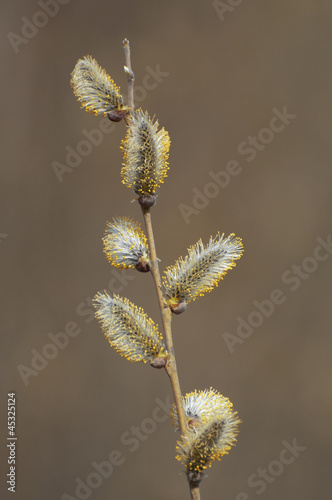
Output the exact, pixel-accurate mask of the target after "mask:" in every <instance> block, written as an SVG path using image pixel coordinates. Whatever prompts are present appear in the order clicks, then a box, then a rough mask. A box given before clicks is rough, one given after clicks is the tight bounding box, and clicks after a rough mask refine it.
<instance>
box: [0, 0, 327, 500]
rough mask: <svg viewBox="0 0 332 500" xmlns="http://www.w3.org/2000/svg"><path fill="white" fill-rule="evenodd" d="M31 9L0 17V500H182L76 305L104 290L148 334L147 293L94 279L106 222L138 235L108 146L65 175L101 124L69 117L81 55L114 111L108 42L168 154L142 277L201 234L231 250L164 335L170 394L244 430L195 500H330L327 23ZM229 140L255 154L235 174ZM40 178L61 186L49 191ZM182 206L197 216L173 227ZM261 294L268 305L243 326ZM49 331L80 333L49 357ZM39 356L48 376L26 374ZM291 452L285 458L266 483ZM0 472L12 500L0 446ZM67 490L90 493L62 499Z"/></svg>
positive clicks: (276, 6) (158, 382)
mask: <svg viewBox="0 0 332 500" xmlns="http://www.w3.org/2000/svg"><path fill="white" fill-rule="evenodd" d="M44 3H45V5H46V6H45V5H44V8H42V7H41V4H43V2H41V3H40V4H39V3H38V2H37V1H29V2H26V1H23V0H20V1H14V2H2V3H1V7H0V13H1V16H0V18H1V21H0V23H1V33H2V44H1V55H2V77H1V84H0V85H1V96H2V133H1V154H2V169H1V170H2V175H1V178H2V182H1V197H0V200H1V226H0V233H1V240H0V241H1V243H0V252H1V266H2V271H1V272H2V284H3V287H2V300H1V304H2V307H3V312H2V314H1V319H2V323H3V326H2V339H3V341H2V348H1V366H2V369H3V374H2V376H1V380H2V395H1V401H2V403H1V404H2V407H3V411H2V419H1V429H2V431H3V437H4V438H5V437H6V435H5V432H6V400H7V399H6V398H7V396H6V394H7V392H10V391H15V392H16V398H17V412H18V418H17V436H18V444H17V493H16V497H15V498H17V499H24V500H32V499H44V498H47V499H49V500H57V499H63V500H73V498H74V499H79V498H91V500H103V499H106V498H108V499H127V498H129V499H145V500H148V499H154V498H160V499H163V500H166V499H170V498H172V499H174V500H176V499H184V498H189V492H188V486H187V483H186V478H185V476H184V475H182V474H181V473H182V466H181V465H180V464H179V463H178V462H176V461H175V459H174V447H175V442H176V434H174V432H173V430H172V429H171V428H170V426H169V420H165V411H163V410H162V409H161V410H158V411H157V410H156V408H157V407H158V401H157V400H158V398H159V401H161V402H163V403H164V404H165V403H166V402H167V401H168V398H170V400H171V401H172V398H171V390H170V385H169V383H168V380H167V377H166V376H165V374H164V373H163V372H159V371H156V370H152V369H151V368H150V367H148V366H145V365H143V364H142V365H141V364H138V363H137V364H130V363H128V362H127V361H126V360H124V359H123V358H121V357H120V356H119V355H117V354H116V353H115V352H114V351H113V350H112V349H111V348H110V347H109V346H108V344H107V342H106V341H105V340H104V338H103V335H102V333H101V331H100V328H99V325H98V324H97V322H96V321H95V320H94V319H92V313H91V306H90V305H89V300H90V299H89V298H91V297H93V295H94V294H95V293H96V292H97V291H99V290H103V289H108V290H111V291H116V292H119V293H120V295H123V296H126V297H128V298H130V300H131V301H133V302H135V303H136V304H137V305H139V306H142V307H143V308H144V309H145V311H146V312H147V313H148V314H150V315H151V317H152V318H153V319H154V320H155V321H156V322H158V323H160V315H159V311H158V307H157V301H156V298H155V294H154V289H153V284H152V279H151V277H150V276H149V275H141V274H138V273H137V274H135V273H134V272H132V271H128V272H125V273H124V274H121V273H119V272H116V271H114V269H113V268H112V267H111V266H110V265H109V264H108V262H107V261H106V259H105V257H104V255H103V251H102V242H101V238H102V236H103V232H104V228H105V225H106V221H107V220H110V219H111V218H112V217H113V216H115V215H127V216H130V217H134V218H137V219H139V220H142V217H141V214H140V211H139V210H138V206H137V204H135V203H131V200H132V198H133V195H132V193H131V192H130V191H129V190H128V189H126V188H125V187H124V186H123V185H122V184H121V178H120V167H121V161H122V156H121V152H120V149H119V146H120V141H121V139H122V138H123V136H124V134H125V125H124V124H123V123H119V124H116V126H114V130H112V131H111V132H110V133H109V134H104V135H102V138H101V140H100V144H99V145H93V146H91V145H90V146H89V144H88V145H87V146H86V148H88V149H85V150H84V145H83V146H82V148H83V149H82V151H85V154H86V155H85V156H81V157H80V158H79V159H78V160H77V163H79V164H78V165H77V166H76V167H73V168H71V167H70V165H69V164H67V165H66V155H67V152H68V151H72V150H71V149H70V148H73V150H75V151H77V149H78V148H80V147H81V146H80V143H81V141H82V140H87V137H86V135H85V134H84V130H85V131H87V132H86V133H90V132H91V131H92V130H93V129H97V128H98V127H99V125H100V118H96V117H94V116H92V115H89V114H87V113H85V112H84V111H83V110H81V109H80V106H79V104H78V103H77V102H76V100H75V98H74V96H73V93H72V90H71V88H70V85H69V78H70V73H71V71H72V69H73V67H74V65H75V63H76V61H77V59H78V58H80V57H82V56H84V55H86V54H91V55H93V57H95V58H96V59H97V61H98V62H99V63H100V64H101V65H102V66H103V67H104V68H105V69H106V70H107V71H108V72H109V73H110V74H111V75H112V76H113V78H114V79H115V81H116V82H117V83H118V84H119V85H120V86H121V88H122V90H123V91H124V92H126V78H125V75H124V73H123V65H124V57H123V50H122V40H123V39H124V38H125V37H127V38H128V39H129V40H130V44H131V48H132V62H133V69H134V71H135V76H136V86H137V87H136V98H137V99H136V104H137V106H142V107H143V108H144V109H147V110H148V111H149V113H150V114H151V115H156V117H157V118H158V119H159V122H160V124H161V125H162V126H164V127H165V128H166V130H168V131H169V133H170V136H171V141H172V144H171V154H170V166H171V169H170V172H169V176H168V177H167V179H166V182H165V184H164V185H163V187H162V189H160V190H159V198H158V203H157V205H156V207H155V209H154V210H153V222H154V230H155V236H156V242H157V247H158V254H159V257H160V259H161V266H162V267H165V266H166V265H169V264H172V263H173V262H174V260H175V259H176V258H177V257H178V256H179V255H183V256H184V255H185V253H186V249H187V248H188V246H189V245H191V244H193V243H195V242H196V241H197V240H198V239H199V238H200V237H202V239H203V241H204V242H206V241H207V240H208V238H209V236H210V235H215V234H216V233H217V232H218V231H221V232H225V233H226V234H229V233H231V232H234V233H235V234H236V235H237V236H241V237H242V238H243V242H244V247H245V252H244V256H243V257H242V259H241V260H240V261H239V262H238V264H237V266H236V268H235V269H234V270H232V271H230V272H229V273H228V274H227V276H226V277H225V279H224V281H223V282H222V283H221V284H220V286H219V288H217V289H216V290H214V291H213V292H212V293H211V294H208V296H205V297H204V298H201V299H200V300H198V301H197V302H195V303H193V304H191V305H190V307H189V308H188V310H187V312H186V314H183V315H182V316H180V317H176V318H174V321H173V331H174V341H175V348H176V355H177V362H178V368H179V372H180V379H181V384H182V390H183V392H184V393H186V392H190V391H191V390H193V389H195V388H197V389H204V388H209V387H210V386H213V387H214V388H215V389H217V390H218V391H220V392H222V393H223V394H224V395H225V396H228V397H229V398H230V399H231V401H232V402H233V404H234V407H235V409H236V410H238V412H239V415H240V417H241V418H242V420H243V424H242V425H241V427H240V434H239V439H238V444H237V446H236V447H235V448H233V449H232V450H231V452H230V454H229V455H227V456H225V457H224V458H223V460H222V462H221V463H217V464H214V465H213V467H212V468H211V469H210V470H209V471H208V478H206V479H205V480H204V481H203V483H202V488H201V495H202V499H206V500H207V499H229V500H245V499H248V498H250V499H256V498H259V497H261V498H269V499H270V500H276V499H280V498H283V499H289V500H290V499H298V498H301V500H311V499H313V498H320V499H325V498H326V499H327V498H330V494H331V477H330V476H331V474H330V467H331V465H330V458H331V439H332V433H331V409H332V404H331V286H330V283H331V267H332V257H331V252H332V250H331V249H330V253H329V252H328V251H327V250H324V249H323V247H321V248H319V249H318V247H319V246H320V245H321V243H319V241H322V240H324V241H328V238H329V235H331V232H332V231H331V208H332V199H331V179H332V176H331V111H330V109H331V105H330V102H331V77H332V71H331V56H330V53H331V41H332V34H331V20H332V7H331V4H330V2H328V1H319V0H318V1H317V0H315V1H308V0H301V1H300V0H298V1H296V0H295V1H293V2H289V1H279V2H266V1H255V0H253V1H250V2H249V1H243V2H241V1H237V2H236V1H234V0H233V1H231V0H229V1H227V0H226V1H225V2H219V4H218V3H216V2H212V1H198V0H186V1H183V2H178V1H173V0H171V1H168V2H152V1H140V2H134V1H131V2H129V1H122V2H105V1H101V0H97V1H85V0H81V1H77V0H76V1H75V0H71V1H68V2H67V3H66V2H64V1H63V3H62V4H60V0H59V2H58V3H57V2H54V1H53V2H49V3H48V2H46V1H45V2H44ZM222 3H224V5H226V6H228V7H227V9H226V8H225V9H224V8H223V7H222ZM218 5H219V6H218ZM223 9H224V13H223ZM57 11H58V12H57ZM40 12H44V14H40ZM45 12H46V14H45ZM47 12H48V13H47ZM52 16H53V17H52ZM29 23H32V24H29ZM36 25H37V28H36ZM38 26H39V27H38ZM22 30H23V31H22ZM10 33H11V35H9V34H10ZM19 37H21V38H19ZM158 68H159V69H158ZM148 74H150V75H152V76H151V77H150V78H149V77H147V76H146V75H148ZM156 74H157V76H156ZM153 75H154V76H153ZM152 87H153V88H152ZM275 109H276V110H278V112H279V113H282V112H286V114H287V113H288V114H290V115H292V117H291V118H288V119H287V117H286V118H284V122H287V121H288V122H289V123H284V124H282V121H281V120H280V119H278V120H272V122H271V123H272V128H273V127H274V126H275V127H278V128H279V129H280V131H278V132H276V131H273V130H272V132H271V126H270V121H271V119H272V118H273V117H274V116H276V115H275V111H273V110H275ZM294 115H296V116H294ZM282 125H284V127H282ZM262 129H263V130H262ZM264 129H265V130H264ZM281 129H282V130H281ZM249 136H252V137H258V142H257V143H256V145H257V146H254V149H253V150H251V153H249V152H248V151H247V148H248V147H249V146H248V144H247V143H248V141H249V140H250V139H248V137H249ZM251 140H253V141H254V139H251ZM264 141H265V143H264ZM241 143H242V144H241ZM68 147H69V150H68V149H66V148H68ZM89 148H90V149H89ZM239 148H240V149H239ZM252 156H254V158H252ZM251 158H252V160H251ZM232 160H233V161H234V162H237V163H235V164H236V165H237V172H238V175H234V176H232V177H231V178H230V181H229V183H228V185H227V186H225V187H220V186H219V187H218V185H217V184H208V183H211V182H213V181H212V178H211V175H210V174H209V173H210V172H211V171H213V172H214V173H215V174H218V175H219V178H223V179H224V177H223V174H220V172H221V171H225V170H226V167H227V165H228V163H229V162H230V161H232ZM248 160H251V161H248ZM54 162H58V164H62V165H65V166H67V170H68V171H66V172H63V173H62V174H61V175H60V177H59V175H58V176H57V175H56V173H55V170H54V165H56V164H55V163H54ZM68 166H69V168H68ZM60 168H61V167H60ZM60 181H61V182H60ZM204 192H205V194H204ZM195 193H196V195H197V198H196V199H193V198H194V196H195ZM198 193H201V195H198ZM199 196H200V197H199ZM198 198H199V199H198ZM181 203H183V204H185V205H187V206H188V207H191V208H192V209H194V211H195V212H194V213H190V215H189V219H188V217H187V220H185V218H184V216H183V214H182V213H181V211H180V208H179V207H180V204H181ZM188 207H187V209H188ZM317 238H321V239H322V240H318V241H317ZM317 252H319V253H317ZM317 259H318V260H317ZM293 266H301V267H300V268H296V267H293ZM305 269H306V270H305ZM296 273H298V276H297V277H295V275H296ZM112 287H113V288H112ZM275 289H279V290H280V291H281V292H279V293H280V297H281V298H282V299H283V301H282V304H280V305H275V306H273V307H274V311H273V312H272V310H271V307H272V306H271V304H270V311H268V314H266V317H264V318H263V317H262V316H259V315H257V303H262V302H263V301H265V300H270V296H271V292H272V291H273V290H275ZM255 301H257V302H255ZM264 304H265V306H266V310H268V305H267V304H266V303H264ZM254 311H256V314H254ZM248 317H250V321H251V322H253V323H255V322H256V323H258V324H259V326H256V327H254V328H252V330H249V329H247V338H246V339H245V340H244V341H243V342H242V343H236V344H234V345H233V348H232V347H231V348H229V346H228V345H227V343H226V341H225V335H224V334H225V332H228V333H229V334H232V335H234V336H235V335H237V327H238V324H239V321H241V319H240V320H239V319H238V318H242V319H243V320H244V321H247V320H248ZM71 322H74V323H75V324H76V326H75V325H73V324H72V323H71ZM68 323H69V325H68ZM66 325H67V326H66ZM66 327H67V329H68V328H69V329H70V328H71V327H72V328H74V331H75V332H76V333H78V331H79V332H80V333H79V334H77V335H76V336H73V337H70V338H68V336H66V337H65V336H61V335H60V336H58V339H60V338H61V339H62V342H63V344H64V343H65V342H66V340H65V339H67V341H68V344H67V345H66V346H64V345H63V346H62V347H63V348H62V349H60V348H56V347H54V340H52V337H51V336H50V335H49V334H53V335H56V334H58V333H59V332H63V331H64V329H65V328H66ZM75 328H76V330H75ZM248 332H249V333H248ZM54 338H55V337H53V339H54ZM233 339H234V337H233ZM237 339H238V340H239V339H240V337H237ZM240 340H241V339H240ZM242 340H243V339H242ZM48 344H49V345H50V346H48V347H45V346H47V345H48ZM52 346H53V347H52ZM231 351H233V352H231ZM43 352H44V353H46V355H47V356H49V358H52V357H53V359H48V360H46V361H44V364H45V366H44V367H43V366H42V364H43V361H42V360H41V358H40V359H39V365H38V366H37V369H36V364H35V365H34V366H35V368H33V365H32V363H33V358H34V356H35V355H36V353H39V354H41V353H43ZM44 359H45V358H44ZM34 362H35V363H37V361H36V360H35V361H34ZM46 363H47V365H46ZM29 370H31V371H29ZM33 370H35V371H33ZM22 374H23V375H22ZM24 374H25V375H24ZM156 415H158V419H159V422H156V419H155V417H156ZM158 419H157V420H158ZM160 420H162V421H160ZM137 427H139V429H140V430H139V432H140V434H139V437H136V438H135V437H133V434H134V433H136V432H137V431H136V430H135V428H137ZM294 440H296V442H295V443H297V445H298V446H300V447H301V451H298V452H296V451H295V452H294V453H295V455H294V460H293V461H292V460H291V458H290V457H291V454H290V453H288V454H287V459H289V461H291V462H292V463H288V464H285V463H284V464H283V463H281V462H280V461H279V460H280V453H281V452H282V450H283V449H284V447H285V444H284V443H285V442H287V443H289V444H290V445H292V444H293V443H294ZM304 448H305V449H304ZM114 450H118V452H119V453H118V454H116V453H114ZM110 454H112V457H113V458H114V457H115V462H116V461H117V460H118V462H117V463H118V465H115V466H114V470H113V472H112V473H111V474H110V470H109V471H108V473H107V472H105V470H106V469H104V475H105V476H106V475H108V477H104V478H101V476H100V475H98V474H97V473H96V466H95V465H93V464H94V463H95V464H96V463H97V464H100V463H101V462H105V461H108V460H109V456H110ZM283 456H284V455H283V454H282V455H281V457H283ZM119 457H121V460H120V458H119ZM119 462H121V464H120V465H119ZM1 469H2V471H3V473H2V480H3V484H2V487H3V488H4V490H3V491H4V493H3V494H1V498H12V497H10V496H9V492H8V491H7V490H6V485H5V481H4V477H5V474H6V473H7V472H8V465H7V449H6V441H5V439H3V440H2V446H1ZM259 469H267V472H266V474H267V476H266V477H267V479H258V475H259V474H260V473H259ZM92 473H94V474H92ZM91 474H92V475H91ZM261 474H264V472H263V473H262V472H261ZM88 478H89V479H88ZM250 478H251V479H250ZM78 479H80V480H82V481H83V482H84V483H85V484H86V483H87V481H90V485H91V489H90V491H89V490H88V489H85V490H84V489H81V490H79V491H76V493H75V489H76V488H77V485H78V482H77V480H78ZM248 480H249V483H248ZM81 484H82V483H81ZM92 486H93V487H92ZM82 488H83V487H82ZM241 494H242V495H241Z"/></svg>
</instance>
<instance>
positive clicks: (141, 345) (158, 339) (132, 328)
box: [94, 292, 167, 363]
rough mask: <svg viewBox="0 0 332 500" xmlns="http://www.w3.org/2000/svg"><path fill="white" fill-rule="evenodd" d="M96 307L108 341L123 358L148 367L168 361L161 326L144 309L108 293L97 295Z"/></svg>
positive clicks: (95, 298) (97, 316)
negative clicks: (163, 358) (152, 363)
mask: <svg viewBox="0 0 332 500" xmlns="http://www.w3.org/2000/svg"><path fill="white" fill-rule="evenodd" d="M94 306H95V308H96V318H97V319H98V320H99V321H100V323H101V326H102V330H103V332H104V335H105V337H106V339H107V340H108V341H109V343H110V344H111V346H112V347H114V349H115V350H116V351H117V352H118V353H119V354H120V355H121V356H123V357H124V358H126V359H128V360H129V361H132V362H133V361H143V362H144V363H147V362H150V363H151V362H152V361H153V360H154V359H155V358H162V357H167V350H166V348H165V346H164V343H163V340H162V335H161V334H160V333H159V331H158V327H157V325H155V323H154V322H153V321H152V319H151V318H149V317H148V316H147V315H146V314H145V313H144V311H143V310H142V309H141V308H138V307H136V306H135V305H134V304H132V303H131V302H129V300H128V299H126V298H121V297H119V296H118V295H114V296H113V297H111V296H110V295H108V294H107V293H106V292H104V293H97V295H96V296H95V297H94Z"/></svg>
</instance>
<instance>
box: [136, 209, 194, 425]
mask: <svg viewBox="0 0 332 500" xmlns="http://www.w3.org/2000/svg"><path fill="white" fill-rule="evenodd" d="M142 212H143V216H144V222H145V228H146V234H147V239H148V244H149V251H150V267H151V273H152V276H153V280H154V284H155V287H156V292H157V296H158V302H159V307H160V311H161V317H162V322H163V327H164V332H165V341H166V348H167V351H168V353H169V357H168V359H167V363H166V367H165V370H166V372H167V374H168V376H169V378H170V381H171V385H172V389H173V394H174V400H175V405H176V410H177V414H178V420H179V426H180V432H181V434H184V432H185V431H186V428H187V422H186V417H185V414H184V410H183V403H182V395H181V388H180V381H179V376H178V372H177V368H176V361H175V355H174V347H173V337H172V330H171V321H172V311H171V310H170V308H169V307H167V306H166V304H165V302H164V297H163V292H162V282H161V277H160V272H159V265H158V258H157V252H156V246H155V241H154V236H153V229H152V222H151V213H150V209H149V208H144V207H142Z"/></svg>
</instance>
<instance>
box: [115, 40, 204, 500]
mask: <svg viewBox="0 0 332 500" xmlns="http://www.w3.org/2000/svg"><path fill="white" fill-rule="evenodd" d="M123 48H124V53H125V61H126V66H125V72H126V74H127V78H128V104H129V106H130V108H131V113H134V109H135V108H134V80H135V76H134V73H133V71H132V68H131V60H130V46H129V41H128V40H127V39H125V40H124V41H123ZM142 212H143V216H144V222H145V228H146V235H147V239H148V245H149V252H150V269H151V274H152V276H153V281H154V284H155V287H156V292H157V297H158V302H159V307H160V312H161V317H162V322H163V327H164V333H165V341H166V348H167V351H168V358H167V363H166V366H165V370H166V373H167V375H168V376H169V379H170V382H171V385H172V390H173V395H174V400H175V406H176V411H177V415H178V422H179V427H180V433H181V435H182V434H184V433H185V432H186V430H187V421H186V417H185V413H184V409H183V402H182V394H181V387H180V381H179V376H178V371H177V367H176V361H175V354H174V347H173V337H172V330H171V321H172V314H173V313H172V311H171V310H170V308H169V307H168V306H167V305H166V304H165V301H164V296H163V291H162V281H161V277H160V271H159V265H158V258H157V252H156V245H155V240H154V235H153V229H152V222H151V213H150V207H148V208H147V207H144V206H142ZM188 482H189V488H190V496H191V499H192V500H200V492H199V483H198V482H195V481H192V480H190V478H189V476H188Z"/></svg>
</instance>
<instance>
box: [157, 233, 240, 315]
mask: <svg viewBox="0 0 332 500" xmlns="http://www.w3.org/2000/svg"><path fill="white" fill-rule="evenodd" d="M242 253H243V245H242V241H241V239H240V238H237V237H235V235H234V234H230V235H229V236H228V237H227V238H225V239H224V235H223V234H222V235H220V234H219V233H218V234H217V236H216V237H215V238H212V237H210V240H209V242H208V244H207V245H206V247H205V246H204V245H203V243H202V240H199V241H198V242H197V243H196V244H195V245H193V246H191V247H190V248H189V249H188V255H187V256H186V257H185V258H184V259H183V258H182V257H181V258H180V259H178V260H177V261H176V263H175V265H173V266H170V267H168V268H167V269H166V271H165V273H164V277H163V284H164V287H165V296H166V302H167V304H168V305H169V306H170V307H171V308H174V307H177V306H178V305H179V304H181V303H183V302H186V303H189V302H191V301H194V300H196V299H197V298H199V297H200V296H202V295H204V293H206V292H210V291H211V290H213V288H214V287H216V286H218V283H219V281H220V280H221V279H222V278H223V276H224V275H225V274H226V272H227V271H228V270H229V269H231V268H232V267H234V266H235V260H237V259H239V258H240V257H241V255H242Z"/></svg>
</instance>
